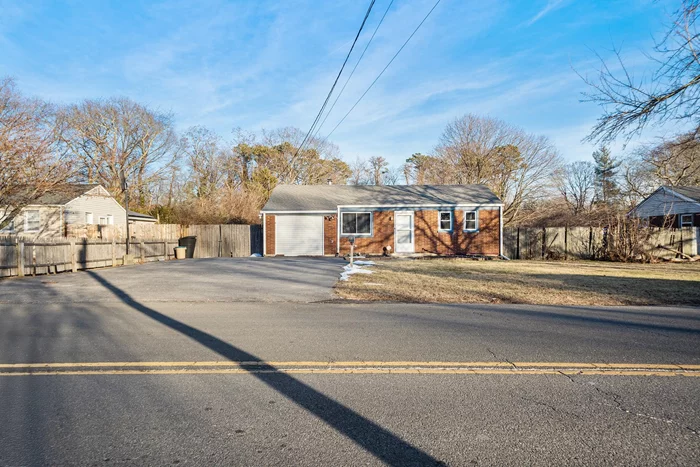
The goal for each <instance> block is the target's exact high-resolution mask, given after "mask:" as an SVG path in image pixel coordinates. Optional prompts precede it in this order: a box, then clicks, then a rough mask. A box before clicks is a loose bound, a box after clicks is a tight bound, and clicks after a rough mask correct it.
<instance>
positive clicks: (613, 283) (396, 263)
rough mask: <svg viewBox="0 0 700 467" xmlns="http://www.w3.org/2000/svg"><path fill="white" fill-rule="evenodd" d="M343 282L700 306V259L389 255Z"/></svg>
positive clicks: (559, 301)
mask: <svg viewBox="0 0 700 467" xmlns="http://www.w3.org/2000/svg"><path fill="white" fill-rule="evenodd" d="M373 269H374V270H375V273H374V274H371V275H370V274H367V275H365V274H356V275H354V276H352V277H351V279H350V280H349V281H348V282H341V283H339V285H338V286H337V288H336V291H337V293H338V294H339V295H340V296H341V297H343V298H346V299H354V300H380V301H402V302H422V303H431V302H432V303H527V304H542V305H700V263H690V264H669V263H666V264H622V263H606V262H593V261H586V262H544V261H473V260H466V259H432V260H387V261H380V262H378V263H377V265H376V266H373Z"/></svg>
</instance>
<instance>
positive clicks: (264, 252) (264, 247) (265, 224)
mask: <svg viewBox="0 0 700 467" xmlns="http://www.w3.org/2000/svg"><path fill="white" fill-rule="evenodd" d="M260 214H262V219H263V226H262V227H263V251H262V255H263V256H265V255H267V223H266V222H265V220H266V219H267V214H265V213H264V212H261V213H260Z"/></svg>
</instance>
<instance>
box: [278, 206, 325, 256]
mask: <svg viewBox="0 0 700 467" xmlns="http://www.w3.org/2000/svg"><path fill="white" fill-rule="evenodd" d="M275 229H276V232H275V239H276V243H277V247H276V249H275V252H276V253H277V254H278V255H285V256H322V255H323V216H319V215H304V214H296V215H295V214H286V215H277V218H276V219H275Z"/></svg>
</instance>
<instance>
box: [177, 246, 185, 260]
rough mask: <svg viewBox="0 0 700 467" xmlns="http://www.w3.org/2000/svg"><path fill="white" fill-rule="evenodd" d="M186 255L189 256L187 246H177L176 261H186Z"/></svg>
mask: <svg viewBox="0 0 700 467" xmlns="http://www.w3.org/2000/svg"><path fill="white" fill-rule="evenodd" d="M186 254H187V247H186V246H176V247H175V259H185V255H186Z"/></svg>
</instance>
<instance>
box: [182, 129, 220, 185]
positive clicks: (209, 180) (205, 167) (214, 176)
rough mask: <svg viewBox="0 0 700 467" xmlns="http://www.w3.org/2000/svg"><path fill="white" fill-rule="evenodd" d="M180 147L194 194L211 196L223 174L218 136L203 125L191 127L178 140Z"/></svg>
mask: <svg viewBox="0 0 700 467" xmlns="http://www.w3.org/2000/svg"><path fill="white" fill-rule="evenodd" d="M180 147H181V150H182V156H183V157H184V159H185V164H186V165H187V168H188V170H189V178H190V180H189V183H190V184H191V186H192V189H193V190H194V193H195V196H197V197H198V198H204V197H208V196H212V195H213V194H214V193H215V192H216V190H217V188H219V184H220V182H221V180H222V177H223V175H224V171H223V160H222V154H221V147H220V138H219V136H218V135H217V134H215V133H214V132H212V131H210V130H208V129H206V128H204V127H201V126H197V127H192V128H190V129H189V130H187V132H185V135H184V136H183V137H182V139H181V140H180Z"/></svg>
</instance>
